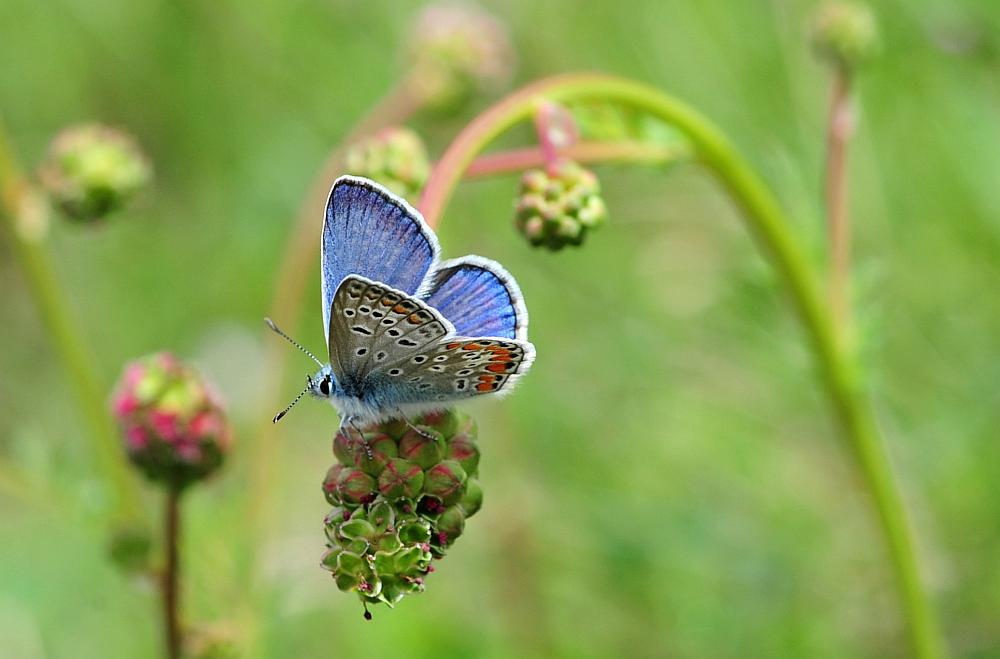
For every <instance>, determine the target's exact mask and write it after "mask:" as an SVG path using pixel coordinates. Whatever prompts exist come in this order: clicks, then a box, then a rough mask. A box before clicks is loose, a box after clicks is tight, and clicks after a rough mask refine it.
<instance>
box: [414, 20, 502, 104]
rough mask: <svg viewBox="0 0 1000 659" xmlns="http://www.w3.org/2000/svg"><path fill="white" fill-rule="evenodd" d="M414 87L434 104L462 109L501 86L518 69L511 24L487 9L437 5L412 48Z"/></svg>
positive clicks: (416, 33)
mask: <svg viewBox="0 0 1000 659" xmlns="http://www.w3.org/2000/svg"><path fill="white" fill-rule="evenodd" d="M407 60H408V62H409V63H410V67H411V76H410V80H411V84H412V85H413V91H414V93H415V94H416V95H417V96H418V98H419V99H420V100H421V102H422V103H423V104H424V105H425V106H427V107H430V108H433V109H437V110H448V109H452V108H455V107H457V106H458V105H460V104H461V103H462V102H464V101H465V100H467V99H468V98H469V97H471V96H473V95H474V94H475V93H477V92H481V91H490V90H493V89H496V88H498V87H501V86H502V85H504V84H506V83H507V81H508V80H510V78H511V75H512V73H513V70H514V49H513V47H512V46H511V43H510V37H509V36H508V34H507V30H506V28H505V27H504V26H503V24H502V23H500V21H498V20H497V19H496V18H494V17H493V16H491V15H489V14H487V13H486V12H484V11H483V10H481V9H476V8H473V7H463V6H458V5H450V4H439V5H431V6H429V7H427V8H426V9H424V10H423V12H422V13H421V14H420V16H419V17H418V18H417V21H416V25H415V28H414V30H413V34H412V37H411V39H410V44H409V48H408V51H407Z"/></svg>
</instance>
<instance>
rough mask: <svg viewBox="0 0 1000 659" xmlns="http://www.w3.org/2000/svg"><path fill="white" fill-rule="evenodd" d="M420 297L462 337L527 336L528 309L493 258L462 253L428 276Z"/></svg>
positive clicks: (510, 279) (511, 279)
mask: <svg viewBox="0 0 1000 659" xmlns="http://www.w3.org/2000/svg"><path fill="white" fill-rule="evenodd" d="M429 279H430V287H429V289H428V292H427V294H426V295H425V296H424V300H425V301H426V302H427V303H428V304H429V305H431V306H432V307H434V308H435V309H437V310H438V311H439V312H441V315H442V316H444V317H445V318H447V319H448V320H449V321H451V322H452V324H453V325H454V326H455V332H456V333H458V334H460V335H462V336H470V337H476V336H484V337H494V338H502V339H518V340H520V341H524V340H526V339H527V338H528V310H527V308H526V307H525V306H524V297H523V296H522V295H521V289H520V288H518V286H517V282H515V281H514V277H513V276H511V274H510V273H508V272H507V271H506V270H504V269H503V267H501V266H500V264H499V263H497V262H496V261H492V260H490V259H485V258H483V257H481V256H471V255H470V256H463V257H462V258H460V259H453V260H451V261H445V262H444V263H442V264H441V265H440V266H438V267H437V268H436V269H435V270H434V271H433V272H432V273H431V275H430V277H429Z"/></svg>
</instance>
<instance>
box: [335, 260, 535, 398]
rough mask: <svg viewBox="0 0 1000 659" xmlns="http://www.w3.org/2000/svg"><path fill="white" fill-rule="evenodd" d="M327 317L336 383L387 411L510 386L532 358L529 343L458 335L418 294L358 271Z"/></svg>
mask: <svg viewBox="0 0 1000 659" xmlns="http://www.w3.org/2000/svg"><path fill="white" fill-rule="evenodd" d="M330 318H331V320H330V341H329V348H330V364H331V367H332V368H333V371H334V375H335V376H336V377H337V381H338V383H340V385H341V387H342V388H343V389H344V393H345V394H346V395H348V396H351V397H354V398H358V399H360V400H361V401H362V402H364V404H365V405H366V406H368V407H370V408H372V409H378V410H381V411H382V412H384V413H389V414H392V413H395V412H397V411H398V410H399V409H400V408H401V407H408V408H412V407H434V406H436V405H442V404H447V403H449V402H453V401H457V400H461V399H463V398H471V397H473V396H478V395H483V394H490V393H500V392H502V391H508V390H509V389H510V388H511V385H513V383H514V382H515V381H516V380H517V378H518V377H520V376H521V375H523V374H524V373H525V372H526V371H527V369H528V367H529V366H530V365H531V362H532V361H533V360H534V354H535V351H534V346H532V345H531V344H530V343H527V342H525V341H518V340H503V339H499V338H484V339H477V338H471V337H456V336H455V335H454V327H453V326H452V324H451V323H450V322H449V321H448V320H446V319H445V318H444V317H443V316H442V315H441V314H440V313H439V312H438V311H437V310H435V309H433V308H432V307H430V306H428V305H427V304H426V303H425V302H423V301H422V300H420V299H419V298H416V297H414V296H411V295H407V294H406V293H404V292H402V291H399V290H395V289H393V288H392V287H390V286H386V285H385V284H382V283H381V282H375V281H371V280H370V279H367V278H365V277H360V276H357V275H350V276H348V277H347V278H345V279H344V281H343V282H342V283H341V285H340V286H339V287H338V289H337V292H336V295H335V296H334V299H333V304H332V307H331V313H330Z"/></svg>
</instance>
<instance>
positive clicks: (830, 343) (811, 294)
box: [419, 74, 945, 659]
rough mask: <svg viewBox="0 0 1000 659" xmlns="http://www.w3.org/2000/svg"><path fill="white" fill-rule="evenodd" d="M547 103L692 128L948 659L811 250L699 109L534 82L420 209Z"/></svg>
mask: <svg viewBox="0 0 1000 659" xmlns="http://www.w3.org/2000/svg"><path fill="white" fill-rule="evenodd" d="M541 100H549V101H555V102H562V103H574V102H585V101H603V102H611V103H618V104H621V105H624V106H628V107H631V108H633V109H636V110H639V111H642V112H645V113H647V114H649V115H652V116H654V117H657V118H659V119H661V120H663V121H665V122H667V123H669V124H672V125H673V126H674V127H676V128H678V129H680V130H681V131H682V132H684V133H685V134H686V135H687V137H688V139H689V140H690V141H691V144H692V146H693V148H694V151H695V156H696V158H697V159H698V160H699V161H700V162H701V164H702V165H704V166H705V167H706V168H707V169H708V170H709V171H710V172H711V173H712V174H713V175H714V176H715V177H716V179H717V180H718V182H719V183H720V184H721V186H722V187H723V188H724V189H725V190H726V192H727V193H728V194H729V196H730V197H731V198H732V200H733V202H734V203H735V204H736V206H737V207H738V208H739V209H740V210H741V211H742V217H743V218H744V221H745V222H746V225H747V228H748V230H749V231H750V233H751V235H752V236H753V237H754V239H755V241H756V244H757V246H758V247H759V248H760V249H761V251H762V252H764V254H765V255H766V256H767V257H769V259H770V261H771V263H772V264H773V265H774V267H775V268H776V269H777V270H778V273H779V274H780V277H781V280H782V282H783V283H784V284H785V286H786V287H787V288H788V292H789V293H790V297H791V302H792V304H793V306H794V308H795V310H796V312H797V314H798V316H799V318H800V320H801V321H802V323H803V325H804V327H805V330H806V334H807V336H808V340H809V346H810V348H811V349H812V352H813V355H814V357H815V359H816V362H817V366H818V367H819V373H820V376H821V382H822V385H823V387H824V389H825V391H826V393H827V395H828V396H829V399H830V403H831V407H832V410H833V412H834V415H835V417H836V419H837V421H838V422H839V425H840V426H841V428H842V430H843V432H844V434H845V436H846V438H847V441H848V445H849V446H850V449H851V452H852V455H853V457H854V462H853V464H855V465H856V466H857V468H858V473H859V476H860V480H861V482H863V483H864V484H865V486H866V487H867V489H868V492H869V493H870V495H871V501H872V503H873V504H874V508H875V513H876V519H877V521H878V523H879V526H880V528H881V530H882V533H883V535H884V538H885V542H886V547H887V550H888V555H889V556H890V558H891V563H892V567H893V570H894V573H895V583H896V586H897V589H898V593H899V597H900V600H901V605H902V609H903V614H904V617H905V619H906V621H907V626H908V630H909V632H910V636H911V640H912V646H913V654H914V656H917V657H920V658H922V659H934V658H938V657H944V656H945V649H944V645H943V642H942V640H941V637H940V632H939V630H938V627H937V622H936V619H935V617H934V614H933V613H932V608H931V604H930V600H929V598H928V596H927V594H926V593H925V592H924V589H923V587H922V584H921V580H920V576H919V570H918V563H917V558H916V550H915V546H914V539H913V535H912V532H911V530H910V527H909V524H908V522H907V519H906V514H905V510H904V507H903V502H902V499H901V497H900V494H899V490H898V486H897V484H896V482H895V477H894V475H893V472H892V469H891V466H890V464H889V460H888V456H887V455H886V453H885V448H884V447H883V445H882V440H881V437H880V435H879V432H878V429H877V425H876V422H875V418H874V414H873V410H872V407H871V401H870V400H869V397H868V394H867V392H866V391H865V389H864V385H863V383H862V382H861V380H860V375H859V370H858V369H857V368H856V366H855V364H854V361H853V357H852V356H851V354H850V353H849V352H848V351H847V350H846V348H845V346H844V344H843V342H841V341H840V340H839V337H840V333H839V332H837V331H835V329H834V327H833V323H832V322H831V318H830V316H829V314H828V312H827V309H826V305H825V304H824V303H823V298H822V296H821V294H820V289H819V287H818V285H817V283H816V281H815V279H814V272H813V270H812V269H811V268H810V266H809V264H808V262H807V261H806V258H805V256H804V253H803V250H802V248H801V246H800V245H799V244H797V243H796V241H795V239H794V237H793V235H792V233H791V232H790V230H789V227H790V226H791V225H790V223H789V221H788V220H787V218H786V217H785V215H784V212H783V211H782V209H781V207H780V206H779V204H778V202H777V200H776V199H775V197H774V195H773V194H772V193H771V192H770V191H769V190H768V188H767V187H766V186H765V185H764V183H763V182H762V181H761V180H760V179H759V178H758V177H757V175H756V174H755V173H754V172H753V170H752V169H751V168H750V167H749V166H748V165H747V164H746V162H745V161H744V160H743V158H742V157H741V156H740V155H739V154H738V153H737V151H736V149H735V148H734V147H733V146H732V145H731V144H730V143H729V141H728V140H727V139H726V137H725V136H724V135H723V134H722V133H721V132H720V131H719V130H718V129H717V128H716V127H715V126H714V125H712V124H711V123H710V122H709V121H708V120H706V119H705V118H704V117H702V116H701V115H700V114H699V113H698V112H696V111H695V110H694V109H693V108H690V107H688V106H687V105H685V104H683V103H681V102H679V101H677V100H675V99H674V98H672V97H671V96H669V95H667V94H664V93H662V92H660V91H658V90H657V89H655V88H652V87H649V86H647V85H644V84H640V83H637V82H632V81H629V80H625V79H621V78H616V77H612V76H605V75H600V74H569V75H563V76H556V77H553V78H548V79H544V80H541V81H538V82H536V83H534V84H531V85H528V86H526V87H524V88H522V89H521V90H519V91H517V92H515V93H513V94H511V95H510V96H508V97H507V98H505V99H503V100H501V101H500V102H498V103H497V104H495V105H494V106H492V107H491V108H489V109H487V110H486V111H484V112H483V113H482V114H480V115H479V116H478V117H477V118H476V119H474V120H473V121H472V122H471V123H470V124H469V125H468V126H467V127H466V128H465V129H464V130H463V131H462V132H461V133H460V134H459V135H458V136H457V137H456V138H455V140H454V141H453V142H452V143H451V146H449V148H448V150H447V151H446V152H445V154H444V156H443V157H442V158H441V160H440V161H438V164H437V166H436V167H435V168H434V170H433V171H432V172H431V176H430V180H429V181H428V182H427V185H426V187H425V188H424V193H423V197H422V198H421V201H420V204H419V208H420V210H421V211H422V212H423V215H424V218H425V219H426V220H427V222H428V223H429V224H430V225H431V226H432V227H436V226H437V225H438V224H439V223H440V221H441V216H442V214H443V212H444V210H445V207H446V205H447V203H448V201H449V199H450V198H451V196H452V193H453V192H454V190H455V188H456V186H457V185H458V183H459V181H460V180H461V179H462V177H463V176H464V175H465V173H466V172H467V170H468V169H469V167H470V165H471V164H472V163H473V161H474V159H475V158H476V157H477V155H478V154H479V153H481V152H482V151H483V150H484V149H485V148H486V147H487V146H488V145H489V144H490V143H492V142H493V141H494V140H495V139H496V138H497V137H498V136H499V135H501V134H502V133H504V132H505V131H506V130H507V129H509V128H511V127H512V126H514V125H516V124H518V123H520V122H522V121H527V120H530V119H531V118H532V116H533V113H534V112H535V109H536V108H537V106H538V103H539V102H540V101H541Z"/></svg>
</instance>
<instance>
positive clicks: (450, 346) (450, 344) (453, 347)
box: [444, 341, 462, 350]
mask: <svg viewBox="0 0 1000 659" xmlns="http://www.w3.org/2000/svg"><path fill="white" fill-rule="evenodd" d="M460 345H462V344H461V343H459V342H458V341H453V342H452V343H449V344H448V345H446V346H445V347H444V349H445V350H454V349H455V348H457V347H458V346H460Z"/></svg>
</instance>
